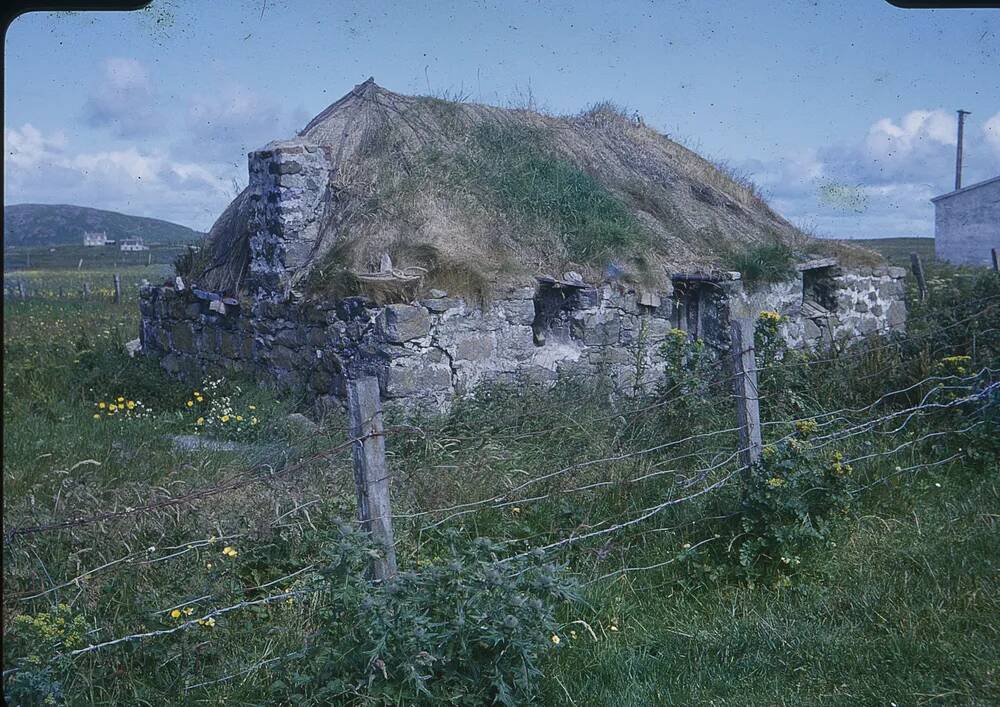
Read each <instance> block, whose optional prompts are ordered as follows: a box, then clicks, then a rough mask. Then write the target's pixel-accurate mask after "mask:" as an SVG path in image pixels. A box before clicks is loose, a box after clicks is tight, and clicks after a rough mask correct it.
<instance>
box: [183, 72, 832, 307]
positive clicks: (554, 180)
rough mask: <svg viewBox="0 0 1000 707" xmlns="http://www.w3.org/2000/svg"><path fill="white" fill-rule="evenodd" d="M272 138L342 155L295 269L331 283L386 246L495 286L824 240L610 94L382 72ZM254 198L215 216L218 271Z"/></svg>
mask: <svg viewBox="0 0 1000 707" xmlns="http://www.w3.org/2000/svg"><path fill="white" fill-rule="evenodd" d="M273 144H274V145H280V146H286V147H287V146H289V145H298V144H302V145H313V146H320V147H322V148H323V149H324V150H325V151H326V154H327V156H328V158H329V160H330V163H331V165H332V168H331V169H330V174H329V184H328V185H323V188H324V189H327V193H328V194H329V198H328V199H327V201H326V203H325V204H324V207H323V209H324V213H323V214H322V215H321V217H320V220H321V224H322V225H321V227H320V229H319V236H318V238H317V240H316V243H315V247H313V248H312V251H311V255H310V257H309V259H308V261H307V262H305V263H303V264H302V265H300V266H299V267H298V271H297V272H296V273H294V279H295V281H296V282H300V283H301V282H306V283H310V285H311V286H313V287H318V288H320V289H322V288H323V287H324V285H331V284H332V285H333V289H338V288H339V289H340V290H343V287H342V285H344V284H345V282H346V280H345V277H347V276H346V275H345V273H348V272H350V271H355V272H363V271H364V270H365V269H366V268H369V267H370V266H371V264H372V263H375V264H377V263H378V262H379V260H380V258H381V257H382V255H383V254H385V253H388V254H389V255H390V256H391V257H392V260H393V262H394V263H396V264H397V265H398V266H411V265H412V266H421V267H423V268H426V269H428V270H429V271H430V274H429V276H428V277H429V280H430V284H431V285H432V286H433V284H434V283H437V284H440V285H443V286H445V287H446V288H447V287H448V286H449V285H450V286H452V287H453V288H462V287H466V288H488V287H489V286H490V285H493V284H501V283H508V282H522V283H523V282H526V281H530V278H531V277H532V276H535V275H546V274H556V275H559V274H561V273H562V272H564V271H566V270H575V271H578V272H581V273H583V274H584V276H585V277H586V278H587V279H588V280H590V281H596V280H600V279H602V278H603V277H605V276H606V275H607V273H608V272H614V273H616V274H617V275H621V274H622V273H625V274H626V276H629V275H631V276H633V277H635V278H637V279H642V280H646V281H649V282H656V281H662V280H664V279H665V278H666V277H668V274H667V273H668V272H670V271H675V270H691V269H698V268H706V267H709V266H711V265H712V264H716V263H719V262H721V261H724V260H725V259H726V257H727V254H731V253H732V252H734V251H738V250H740V249H745V248H746V247H748V246H752V245H753V244H765V243H768V244H774V243H777V244H783V245H786V246H789V247H790V248H792V249H793V250H794V251H795V252H796V253H802V254H803V255H805V253H806V252H807V251H809V250H815V248H814V246H816V245H817V242H816V241H815V240H814V239H811V238H808V237H807V236H805V235H803V234H802V233H801V232H800V231H799V230H798V229H796V228H795V227H794V226H792V225H791V224H790V223H789V222H787V221H786V220H785V219H783V218H782V217H781V216H779V215H778V214H776V213H775V212H774V211H772V210H771V208H770V207H769V206H768V205H767V204H766V203H765V201H764V200H763V199H762V198H761V197H760V196H759V195H758V194H757V193H756V192H755V191H754V189H753V187H752V185H750V184H748V183H745V182H741V181H737V180H736V179H734V178H732V177H731V176H729V175H727V174H726V173H725V172H724V171H722V170H720V169H719V168H718V167H717V166H715V165H713V164H712V163H710V162H709V161H707V160H705V159H703V158H702V157H700V156H699V155H697V154H696V153H694V152H693V151H691V150H689V149H687V148H686V147H683V146H682V145H680V144H678V143H676V142H674V141H672V140H670V139H668V138H667V137H665V136H664V135H662V134H660V133H658V132H657V131H655V130H653V129H652V128H649V127H646V126H644V125H642V124H641V121H640V120H636V119H633V118H631V117H629V116H626V115H624V114H623V113H622V112H621V111H619V110H617V109H615V108H614V107H613V106H610V105H608V104H602V105H598V106H596V107H594V108H592V109H590V110H588V111H585V112H583V113H581V114H579V115H575V116H568V117H556V116H550V115H543V114H540V113H537V112H533V111H530V110H524V109H511V108H498V107H494V106H487V105H481V104H476V103H466V102H456V101H447V100H441V99H438V98H429V97H420V96H403V95H400V94H397V93H393V92H391V91H387V90H386V89H384V88H381V87H380V86H378V85H376V84H375V82H374V81H373V80H371V79H369V80H368V81H366V82H365V83H363V84H360V85H359V86H356V87H355V88H354V90H352V91H351V92H350V93H348V94H347V95H346V96H344V97H343V98H341V99H340V100H338V101H337V102H335V103H333V104H332V105H331V106H329V107H328V108H327V109H326V110H324V111H323V112H322V113H320V114H319V115H317V116H316V117H315V118H314V119H313V120H312V121H310V123H309V124H308V125H307V126H306V127H305V128H304V129H303V130H302V131H301V132H300V133H299V134H298V135H297V136H296V137H294V138H292V139H291V140H285V141H282V142H280V143H273ZM251 187H252V185H251ZM252 208H253V205H252V203H251V200H250V199H248V197H247V192H244V193H243V194H241V195H240V196H239V197H238V198H237V199H236V200H235V201H234V202H233V203H232V204H231V205H230V206H229V208H227V209H226V211H225V213H223V215H222V216H221V217H220V219H219V221H218V222H217V223H216V224H215V226H213V228H212V230H211V232H210V234H209V240H210V247H209V248H206V249H205V250H206V254H208V255H209V256H210V257H211V259H212V261H213V262H211V263H209V264H208V268H207V270H206V272H205V273H204V275H203V276H202V279H203V280H204V281H205V284H206V285H208V286H213V285H215V286H216V287H217V288H218V289H222V288H223V287H228V286H231V285H232V284H233V283H234V282H235V281H236V280H237V279H239V278H241V277H242V276H243V274H245V272H246V267H247V262H248V255H247V253H248V251H247V248H248V246H247V243H248V229H249V228H250V227H251V226H250V223H251V222H252V219H251V217H250V214H249V210H251V209H252ZM347 279H349V277H347Z"/></svg>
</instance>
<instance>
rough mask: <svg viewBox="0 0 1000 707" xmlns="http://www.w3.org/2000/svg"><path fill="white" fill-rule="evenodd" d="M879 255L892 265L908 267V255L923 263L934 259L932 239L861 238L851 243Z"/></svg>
mask: <svg viewBox="0 0 1000 707" xmlns="http://www.w3.org/2000/svg"><path fill="white" fill-rule="evenodd" d="M851 242H852V243H858V244H860V245H863V246H866V247H868V248H871V249H872V250H874V251H877V252H879V253H881V254H882V255H883V256H885V258H886V259H887V260H888V261H889V262H890V263H892V264H893V265H899V266H902V267H907V268H908V267H910V253H917V254H918V255H920V259H921V260H922V261H923V262H924V263H929V262H931V261H933V260H934V259H935V256H934V239H933V238H861V239H857V240H853V241H851Z"/></svg>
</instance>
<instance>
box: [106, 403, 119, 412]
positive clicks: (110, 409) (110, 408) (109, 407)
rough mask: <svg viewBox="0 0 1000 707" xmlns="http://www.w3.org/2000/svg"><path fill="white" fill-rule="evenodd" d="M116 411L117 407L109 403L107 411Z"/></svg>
mask: <svg viewBox="0 0 1000 707" xmlns="http://www.w3.org/2000/svg"><path fill="white" fill-rule="evenodd" d="M117 409H118V406H117V405H115V404H114V403H111V404H110V405H108V410H109V411H110V412H115V411H116V410H117Z"/></svg>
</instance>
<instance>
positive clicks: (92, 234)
mask: <svg viewBox="0 0 1000 707" xmlns="http://www.w3.org/2000/svg"><path fill="white" fill-rule="evenodd" d="M111 243H114V241H111V240H108V234H107V233H106V232H104V231H87V232H85V233H84V234H83V244H84V245H85V246H88V247H91V248H94V247H97V246H105V245H109V244H111Z"/></svg>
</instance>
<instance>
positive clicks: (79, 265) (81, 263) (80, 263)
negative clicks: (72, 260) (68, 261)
mask: <svg viewBox="0 0 1000 707" xmlns="http://www.w3.org/2000/svg"><path fill="white" fill-rule="evenodd" d="M82 267H83V258H80V262H79V263H77V264H76V269H77V270H79V269H80V268H82Z"/></svg>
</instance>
